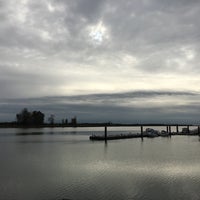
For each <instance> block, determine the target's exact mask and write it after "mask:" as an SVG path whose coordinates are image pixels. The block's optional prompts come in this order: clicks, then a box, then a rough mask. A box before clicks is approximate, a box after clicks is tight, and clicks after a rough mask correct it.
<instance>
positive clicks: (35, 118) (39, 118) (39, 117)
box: [32, 111, 44, 125]
mask: <svg viewBox="0 0 200 200" xmlns="http://www.w3.org/2000/svg"><path fill="white" fill-rule="evenodd" d="M32 123H33V124H35V125H40V124H43V123H44V114H43V113H42V112H40V111H33V113H32Z"/></svg>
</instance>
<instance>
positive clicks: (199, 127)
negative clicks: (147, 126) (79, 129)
mask: <svg viewBox="0 0 200 200" xmlns="http://www.w3.org/2000/svg"><path fill="white" fill-rule="evenodd" d="M174 126H175V127H176V132H175V133H176V134H179V133H180V132H179V126H181V127H183V125H167V126H166V132H167V133H169V136H171V135H172V128H171V127H174ZM186 127H187V128H186V129H185V131H186V132H185V133H187V134H189V133H190V125H187V126H186ZM140 132H141V138H143V137H144V126H142V125H141V126H140ZM197 133H198V135H199V136H200V126H197ZM104 137H105V140H107V137H108V131H107V126H105V129H104Z"/></svg>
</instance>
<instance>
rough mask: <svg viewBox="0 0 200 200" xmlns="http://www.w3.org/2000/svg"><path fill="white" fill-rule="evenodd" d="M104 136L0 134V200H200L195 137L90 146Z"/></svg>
mask: <svg viewBox="0 0 200 200" xmlns="http://www.w3.org/2000/svg"><path fill="white" fill-rule="evenodd" d="M102 131H103V129H102V128H44V129H0V160H1V165H0V199H2V200H23V199H29V200H61V199H64V198H66V199H74V200H81V199H87V200H90V199H91V200H94V199H95V200H103V199H104V200H105V199H107V200H111V199H119V200H120V199H134V200H135V199H136V200H147V199H148V200H151V199H152V200H156V199H159V200H160V199H162V200H169V199H183V200H188V199H192V200H197V199H200V192H199V188H200V156H199V155H200V141H199V137H198V136H173V137H171V138H162V137H159V138H153V139H150V138H144V140H143V141H142V140H141V139H140V138H134V139H127V140H117V141H108V142H107V143H104V142H101V141H95V142H94V141H90V140H89V135H90V134H91V133H98V134H100V133H102ZM109 131H110V132H111V133H119V132H136V131H138V130H137V128H133V127H127V128H125V127H123V128H121V129H120V128H119V127H118V128H112V129H109ZM24 133H29V135H24Z"/></svg>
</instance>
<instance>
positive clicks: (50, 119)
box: [48, 115, 55, 125]
mask: <svg viewBox="0 0 200 200" xmlns="http://www.w3.org/2000/svg"><path fill="white" fill-rule="evenodd" d="M54 119H55V116H54V115H50V117H49V118H48V121H49V123H50V124H52V125H53V124H54Z"/></svg>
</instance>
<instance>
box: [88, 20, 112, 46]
mask: <svg viewBox="0 0 200 200" xmlns="http://www.w3.org/2000/svg"><path fill="white" fill-rule="evenodd" d="M88 29H89V37H90V39H91V42H92V43H93V44H95V45H101V44H102V43H103V42H104V40H107V39H109V34H108V30H107V28H106V26H105V25H104V24H103V22H102V21H100V22H98V24H96V25H93V26H89V28H88Z"/></svg>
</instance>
